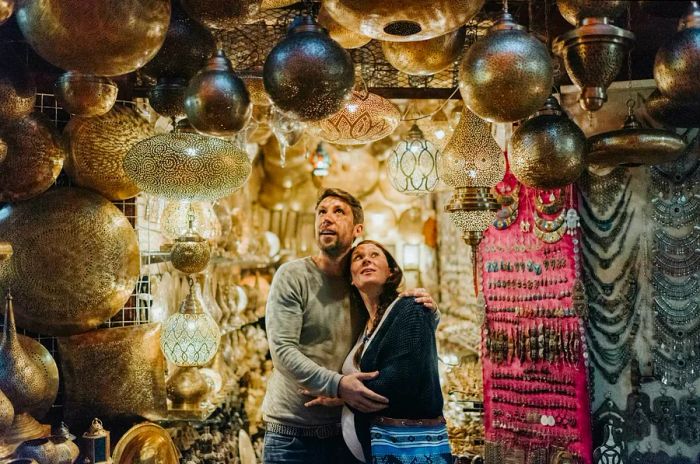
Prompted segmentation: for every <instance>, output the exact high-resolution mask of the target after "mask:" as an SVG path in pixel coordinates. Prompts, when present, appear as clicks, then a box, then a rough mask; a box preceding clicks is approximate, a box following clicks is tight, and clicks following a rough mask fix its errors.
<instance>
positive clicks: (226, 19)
mask: <svg viewBox="0 0 700 464" xmlns="http://www.w3.org/2000/svg"><path fill="white" fill-rule="evenodd" d="M181 2H182V6H183V8H184V9H185V11H186V12H187V14H188V15H189V16H190V17H191V18H193V19H194V20H196V21H197V22H199V23H200V24H202V25H204V26H206V27H209V28H212V29H224V30H231V29H234V28H235V27H236V26H240V25H241V24H242V23H244V22H246V21H248V20H250V19H251V18H253V17H254V16H255V15H256V14H257V13H258V11H259V10H260V4H261V0H235V1H231V0H181Z"/></svg>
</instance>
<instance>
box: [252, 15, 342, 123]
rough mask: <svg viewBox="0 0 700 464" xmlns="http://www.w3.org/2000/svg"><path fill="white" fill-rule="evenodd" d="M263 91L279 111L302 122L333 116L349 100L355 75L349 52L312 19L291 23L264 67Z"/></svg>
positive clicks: (306, 18)
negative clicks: (287, 31)
mask: <svg viewBox="0 0 700 464" xmlns="http://www.w3.org/2000/svg"><path fill="white" fill-rule="evenodd" d="M263 82H264V84H265V90H266V91H267V93H268V94H269V95H270V98H271V99H272V101H273V103H274V104H275V105H276V106H277V107H278V108H279V109H280V110H282V111H284V112H287V113H290V114H292V115H293V116H295V117H296V118H297V119H299V120H302V121H318V120H321V119H324V118H327V117H328V116H330V115H332V114H334V113H336V112H337V111H338V110H340V109H341V107H342V105H343V103H344V102H345V100H346V99H347V98H348V97H349V96H350V93H351V92H352V87H353V84H354V82H355V71H354V67H353V64H352V59H351V58H350V55H349V54H348V52H347V51H346V50H345V49H344V48H343V47H341V46H340V45H339V44H338V43H337V42H335V41H334V40H332V39H331V38H330V37H328V33H327V32H326V30H325V29H324V28H322V27H321V26H319V25H318V24H317V23H316V22H315V21H314V20H313V18H311V17H303V18H301V17H299V18H297V19H295V20H294V23H293V24H292V26H291V28H290V30H289V33H288V34H287V37H286V38H285V39H283V40H282V41H281V42H280V43H278V44H277V45H275V47H274V48H273V49H272V51H270V54H269V55H267V59H266V60H265V65H264V67H263Z"/></svg>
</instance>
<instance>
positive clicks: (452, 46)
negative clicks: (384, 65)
mask: <svg viewBox="0 0 700 464" xmlns="http://www.w3.org/2000/svg"><path fill="white" fill-rule="evenodd" d="M465 35H466V29H465V28H464V27H460V28H459V29H457V30H455V31H452V32H448V33H447V34H445V35H440V36H437V37H434V38H432V39H427V40H419V41H415V42H382V51H383V52H384V58H386V60H387V61H388V62H389V64H390V65H392V66H393V67H394V68H396V69H398V70H399V71H401V72H402V73H406V74H410V75H412V76H431V75H433V74H435V73H438V72H440V71H442V70H443V69H446V68H448V67H450V66H453V65H454V64H455V62H456V61H458V60H459V57H460V56H461V55H462V52H463V50H464V39H465Z"/></svg>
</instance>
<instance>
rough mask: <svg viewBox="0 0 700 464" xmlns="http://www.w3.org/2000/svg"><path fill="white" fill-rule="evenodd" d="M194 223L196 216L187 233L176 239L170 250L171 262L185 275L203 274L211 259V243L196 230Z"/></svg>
mask: <svg viewBox="0 0 700 464" xmlns="http://www.w3.org/2000/svg"><path fill="white" fill-rule="evenodd" d="M193 223H194V214H193V215H192V217H191V219H190V226H189V228H188V231H187V233H186V234H185V235H182V236H180V237H178V238H177V239H175V244H173V248H172V249H171V250H170V262H171V263H172V264H173V267H174V268H175V269H177V270H178V271H180V272H183V273H185V274H196V273H198V272H202V271H203V270H204V269H206V268H207V264H209V258H210V257H211V247H210V246H209V243H208V242H207V241H206V240H205V239H204V238H203V237H202V236H201V235H199V234H198V233H197V232H196V231H195V230H194V228H193Z"/></svg>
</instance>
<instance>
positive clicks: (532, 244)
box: [480, 174, 592, 464]
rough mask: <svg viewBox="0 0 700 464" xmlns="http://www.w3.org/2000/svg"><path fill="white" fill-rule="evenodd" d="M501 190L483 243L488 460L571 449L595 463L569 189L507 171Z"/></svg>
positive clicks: (542, 457)
mask: <svg viewBox="0 0 700 464" xmlns="http://www.w3.org/2000/svg"><path fill="white" fill-rule="evenodd" d="M497 192H499V195H500V196H501V197H502V198H501V200H502V201H501V204H505V205H506V206H504V207H503V208H502V209H501V210H500V211H499V212H498V213H497V220H496V221H495V223H494V225H493V226H491V227H490V228H489V229H488V230H487V231H486V234H485V237H484V239H483V240H482V242H481V245H480V252H481V271H482V275H483V281H482V287H483V296H484V300H485V304H486V320H485V323H484V326H483V334H482V335H483V336H482V340H483V343H482V353H483V355H482V363H483V374H484V398H485V403H484V406H485V423H486V439H487V443H486V455H485V458H486V460H485V462H486V464H496V463H501V462H504V461H505V462H511V461H506V460H507V459H511V460H513V461H512V462H519V463H525V464H540V463H543V464H544V463H549V462H550V461H551V462H559V461H556V459H562V458H566V457H567V456H566V453H567V452H569V453H571V454H573V455H574V457H575V459H577V461H573V462H583V463H586V464H589V463H590V462H591V454H592V451H591V434H590V410H589V395H588V388H587V359H586V357H585V356H587V354H586V349H585V337H584V336H583V332H584V325H583V322H582V319H581V318H580V317H579V314H577V312H576V309H577V308H578V309H580V304H578V305H577V304H576V303H577V298H580V294H581V293H582V288H581V285H575V282H576V281H577V276H578V272H579V271H578V255H579V253H578V245H579V243H578V242H579V234H578V228H577V226H576V222H577V221H576V216H575V215H574V214H573V213H571V212H569V210H571V211H574V210H573V208H574V206H575V198H574V197H573V189H572V187H571V186H569V187H566V188H563V189H557V190H552V191H538V190H534V189H530V188H527V187H525V186H523V185H521V184H519V183H518V182H517V181H516V180H515V178H514V177H513V176H512V175H511V174H507V175H506V178H505V179H504V181H503V182H501V183H500V184H499V185H498V186H497ZM567 213H568V214H567ZM575 290H578V292H577V291H575ZM584 307H585V304H584Z"/></svg>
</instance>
